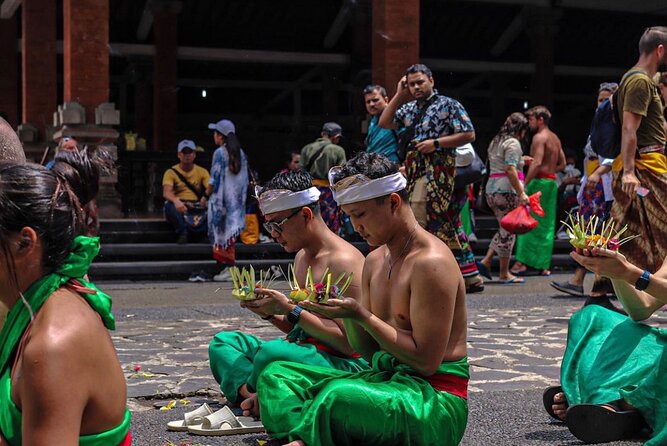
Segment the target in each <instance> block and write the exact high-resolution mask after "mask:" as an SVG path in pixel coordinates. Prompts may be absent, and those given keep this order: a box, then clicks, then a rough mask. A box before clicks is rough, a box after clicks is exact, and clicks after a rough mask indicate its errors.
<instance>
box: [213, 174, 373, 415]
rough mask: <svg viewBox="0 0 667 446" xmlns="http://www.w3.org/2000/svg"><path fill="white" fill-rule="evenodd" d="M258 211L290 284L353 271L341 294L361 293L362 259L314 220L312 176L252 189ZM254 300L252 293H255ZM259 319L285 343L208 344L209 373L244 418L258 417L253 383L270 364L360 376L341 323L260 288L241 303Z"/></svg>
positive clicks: (249, 338)
mask: <svg viewBox="0 0 667 446" xmlns="http://www.w3.org/2000/svg"><path fill="white" fill-rule="evenodd" d="M257 192H258V193H257V197H258V200H259V206H260V208H261V210H262V212H263V213H264V216H265V218H266V222H265V223H264V227H265V229H266V230H267V231H268V232H269V233H270V234H271V236H272V237H273V238H274V239H275V240H276V241H277V242H278V243H280V245H281V246H282V247H283V249H285V251H287V252H296V257H295V259H294V268H295V273H296V279H297V280H298V282H299V284H300V285H301V286H305V285H304V284H305V283H306V272H307V269H308V267H310V268H311V269H312V274H313V277H314V278H315V280H319V279H320V277H322V275H323V274H324V272H325V270H326V269H327V268H329V272H331V273H332V277H333V278H336V277H338V276H339V275H340V274H341V273H344V272H345V273H352V274H353V275H354V276H353V281H352V285H351V286H350V288H349V289H348V292H347V293H346V294H347V296H348V297H351V298H353V299H357V298H358V297H359V296H360V294H361V291H360V283H361V272H362V268H363V263H364V256H363V255H362V254H361V252H359V250H357V249H356V248H355V247H354V246H352V245H350V244H349V243H348V242H346V241H345V240H343V239H342V238H340V237H339V236H338V235H336V234H334V233H333V232H332V231H330V230H329V229H328V228H327V225H326V224H325V223H324V220H323V219H322V216H321V215H320V211H319V205H318V199H319V196H320V192H319V190H318V189H317V188H314V187H312V178H311V176H310V175H309V174H308V173H307V172H305V171H303V170H300V171H296V172H284V173H279V174H278V175H276V176H275V177H273V179H272V180H271V181H269V182H268V183H267V184H266V185H265V186H264V187H263V188H261V189H260V190H258V191H257ZM258 294H259V293H258ZM241 306H242V307H244V308H247V309H248V310H250V311H252V312H253V313H255V314H257V315H258V316H260V317H261V318H262V319H264V320H266V321H269V322H270V323H271V324H273V325H274V326H275V327H276V328H278V329H279V330H281V331H283V332H284V333H286V336H285V337H284V338H278V339H275V340H272V341H262V340H260V339H258V338H257V337H255V336H253V335H249V334H246V333H241V332H220V333H218V334H217V335H215V337H214V338H213V340H212V341H211V344H210V346H209V359H210V364H211V371H212V372H213V376H214V377H215V379H216V381H218V382H219V383H220V388H221V390H222V391H223V392H224V394H225V397H226V398H227V400H228V401H230V402H231V403H237V404H240V405H241V407H242V408H243V409H244V411H245V413H246V414H250V413H253V414H255V415H258V405H257V404H256V402H257V399H256V398H257V397H256V393H255V392H256V383H257V377H258V376H259V374H260V372H261V371H262V370H264V368H265V367H266V366H267V365H269V364H271V363H272V362H275V361H279V360H282V361H290V362H298V363H301V364H308V365H317V366H321V367H329V368H335V369H339V370H344V371H350V372H352V371H361V370H365V369H367V368H368V363H367V362H366V361H365V360H364V359H362V358H361V357H360V356H359V355H358V354H357V353H355V352H354V350H353V349H352V347H350V344H349V342H348V340H347V336H346V334H345V330H344V328H343V324H342V322H340V321H337V320H332V319H328V318H326V317H323V316H319V315H316V314H313V313H310V312H307V311H304V312H302V311H301V307H300V306H298V305H296V304H295V303H294V302H292V301H291V300H289V299H288V298H287V296H285V295H284V294H283V293H281V292H279V291H275V290H270V289H263V290H262V298H261V299H258V300H254V301H244V302H241Z"/></svg>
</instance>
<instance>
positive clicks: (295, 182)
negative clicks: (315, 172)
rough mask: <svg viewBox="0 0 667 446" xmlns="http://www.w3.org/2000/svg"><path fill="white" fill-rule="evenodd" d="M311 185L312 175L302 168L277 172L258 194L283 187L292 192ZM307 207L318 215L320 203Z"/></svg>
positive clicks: (308, 187)
mask: <svg viewBox="0 0 667 446" xmlns="http://www.w3.org/2000/svg"><path fill="white" fill-rule="evenodd" d="M311 187H313V177H311V176H310V174H309V173H308V172H306V171H305V170H303V169H298V170H294V171H287V172H282V173H277V174H275V175H274V176H273V178H271V179H270V180H269V181H267V183H266V184H265V185H264V187H262V190H260V192H259V194H258V195H262V194H263V193H264V192H266V191H270V190H277V189H284V190H291V191H292V192H299V191H302V190H306V189H310V188H311ZM307 207H309V208H310V209H312V210H313V213H315V214H316V215H319V213H320V205H319V204H318V202H315V203H311V204H309V205H308V206H307Z"/></svg>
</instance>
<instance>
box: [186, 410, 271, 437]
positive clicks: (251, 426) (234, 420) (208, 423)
mask: <svg viewBox="0 0 667 446" xmlns="http://www.w3.org/2000/svg"><path fill="white" fill-rule="evenodd" d="M265 431H266V429H265V428H264V425H263V424H262V422H261V421H256V420H255V419H254V418H253V417H237V416H236V415H234V412H232V410H231V409H230V408H229V406H225V407H223V408H222V409H220V410H218V411H217V412H213V413H212V414H210V415H207V416H205V417H204V420H203V422H202V423H201V424H200V425H197V426H188V432H189V433H191V434H194V435H208V436H222V435H239V434H254V433H258V432H265Z"/></svg>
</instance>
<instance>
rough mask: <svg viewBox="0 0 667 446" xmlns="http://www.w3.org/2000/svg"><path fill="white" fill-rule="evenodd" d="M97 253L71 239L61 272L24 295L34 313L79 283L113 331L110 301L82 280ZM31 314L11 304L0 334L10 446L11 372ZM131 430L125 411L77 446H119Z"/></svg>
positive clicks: (2, 425)
mask: <svg viewBox="0 0 667 446" xmlns="http://www.w3.org/2000/svg"><path fill="white" fill-rule="evenodd" d="M99 250H100V242H99V238H97V237H84V236H78V237H76V238H75V239H74V243H73V247H72V252H71V253H70V255H69V256H68V258H67V260H65V263H64V264H63V265H62V266H61V267H60V269H59V270H58V271H57V272H55V273H52V274H49V275H47V276H44V277H42V278H41V279H39V280H38V281H37V282H35V283H33V284H32V285H31V286H30V288H29V289H28V290H27V291H26V292H25V293H24V297H25V299H26V301H27V302H28V303H29V304H30V307H31V308H32V310H33V311H34V312H35V313H36V312H37V311H39V309H40V308H41V307H42V305H44V302H46V300H47V299H48V298H49V297H50V296H51V295H52V294H53V292H54V291H56V290H57V289H58V288H60V287H61V286H63V285H65V284H66V283H67V281H69V280H70V279H76V280H78V281H79V282H80V283H81V284H82V285H83V286H84V287H86V288H90V289H93V290H95V291H96V293H95V294H82V296H83V297H84V298H85V299H86V301H87V302H88V303H89V304H90V306H91V307H92V308H93V309H94V310H95V311H96V312H97V313H98V314H99V315H100V316H101V317H102V321H103V322H104V325H105V326H106V327H107V328H108V329H109V330H113V329H114V328H115V320H114V317H113V314H111V298H110V297H109V296H108V295H107V294H106V293H104V292H102V291H100V290H99V289H98V288H97V287H96V286H95V285H94V284H93V283H91V282H88V281H87V280H85V279H84V278H83V276H85V275H86V273H87V272H88V269H89V268H90V264H91V262H92V261H93V259H94V258H95V256H96V255H97V253H98V252H99ZM29 323H30V313H29V311H28V309H27V308H26V307H25V305H24V304H23V302H21V301H20V300H19V301H17V302H16V304H14V306H13V307H12V308H11V310H10V311H9V314H8V315H7V321H6V322H5V325H4V327H3V328H2V332H0V435H2V436H3V437H4V438H5V439H6V440H7V441H8V442H9V444H10V445H11V446H20V445H21V443H22V437H21V421H22V415H21V412H20V411H19V409H18V408H17V407H16V405H15V404H14V402H13V401H12V398H11V390H12V389H11V369H12V365H13V356H14V352H15V351H16V348H17V346H18V344H19V342H20V340H21V338H22V337H23V333H24V332H25V330H26V328H27V327H28V324H29ZM129 430H130V412H129V411H128V410H127V409H126V410H125V418H124V419H123V422H122V423H121V424H120V425H119V426H117V427H115V428H113V429H111V430H109V431H106V432H101V433H99V434H92V435H84V436H81V437H79V445H80V446H108V445H117V444H120V443H121V442H122V441H123V440H124V439H125V437H126V436H127V433H128V432H129Z"/></svg>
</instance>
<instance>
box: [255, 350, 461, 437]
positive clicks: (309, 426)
mask: <svg viewBox="0 0 667 446" xmlns="http://www.w3.org/2000/svg"><path fill="white" fill-rule="evenodd" d="M372 362H373V365H372V368H371V369H370V370H366V371H363V372H358V373H350V372H343V371H339V370H332V369H325V368H321V367H312V366H306V365H301V364H295V363H288V362H279V363H274V364H271V365H269V366H268V367H267V368H266V369H264V372H262V374H261V375H260V376H259V380H258V383H257V390H258V395H259V404H260V408H261V415H262V422H263V423H264V426H266V429H267V431H268V432H269V433H270V434H272V435H273V436H275V437H277V438H280V439H285V438H287V439H289V440H290V441H294V440H303V441H304V442H305V443H306V444H307V445H308V446H344V445H350V446H352V445H356V446H358V445H373V446H380V445H411V446H418V445H423V446H427V445H428V446H432V445H445V446H453V445H457V444H459V442H460V441H461V438H462V437H463V433H464V431H465V428H466V423H467V419H468V402H467V400H466V398H465V396H467V380H468V377H469V373H468V359H467V357H464V358H462V359H460V360H458V361H454V362H447V363H443V364H441V365H440V367H439V368H438V371H437V372H436V375H433V376H432V377H428V378H423V377H421V376H419V375H417V373H416V372H415V371H414V370H413V369H412V368H410V367H409V366H407V365H405V364H402V363H400V362H399V361H398V360H397V359H396V358H395V357H393V356H392V355H390V354H388V353H385V352H377V353H375V355H374V356H373V361H372ZM438 377H439V378H441V380H442V381H441V383H442V382H445V381H448V380H449V382H450V384H451V385H452V391H453V392H455V393H460V394H461V395H462V396H457V395H455V394H453V393H449V392H448V391H441V390H436V389H435V388H434V385H436V384H433V385H432V384H431V383H430V382H429V381H427V379H428V380H430V381H432V382H434V381H435V380H436V378H438ZM440 385H441V384H440Z"/></svg>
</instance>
